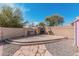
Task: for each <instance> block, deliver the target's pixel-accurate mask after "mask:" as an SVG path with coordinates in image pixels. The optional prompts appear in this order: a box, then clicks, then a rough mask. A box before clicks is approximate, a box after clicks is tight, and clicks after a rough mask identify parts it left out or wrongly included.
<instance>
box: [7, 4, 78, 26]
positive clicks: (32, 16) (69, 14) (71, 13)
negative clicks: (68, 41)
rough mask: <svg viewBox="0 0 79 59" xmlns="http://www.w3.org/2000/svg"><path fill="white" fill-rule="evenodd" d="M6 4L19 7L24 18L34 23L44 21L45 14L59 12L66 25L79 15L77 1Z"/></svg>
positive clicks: (49, 14)
mask: <svg viewBox="0 0 79 59" xmlns="http://www.w3.org/2000/svg"><path fill="white" fill-rule="evenodd" d="M7 5H9V6H12V7H13V6H16V7H19V8H21V10H22V12H23V17H24V19H25V20H28V21H29V22H35V23H38V22H42V21H44V20H45V18H46V17H47V16H51V15H54V14H59V15H61V16H63V17H64V20H65V22H64V24H65V25H66V24H69V23H71V22H73V21H74V19H75V17H76V16H79V4H78V3H19V4H18V3H17V4H7Z"/></svg>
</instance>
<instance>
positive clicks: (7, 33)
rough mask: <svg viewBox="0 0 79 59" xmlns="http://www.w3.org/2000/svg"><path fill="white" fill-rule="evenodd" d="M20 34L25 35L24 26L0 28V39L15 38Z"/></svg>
mask: <svg viewBox="0 0 79 59" xmlns="http://www.w3.org/2000/svg"><path fill="white" fill-rule="evenodd" d="M1 36H2V37H1ZM21 36H27V29H26V28H3V27H2V28H0V39H1V38H2V39H6V38H16V37H21Z"/></svg>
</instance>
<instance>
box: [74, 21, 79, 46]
mask: <svg viewBox="0 0 79 59" xmlns="http://www.w3.org/2000/svg"><path fill="white" fill-rule="evenodd" d="M75 41H76V45H77V47H79V21H77V22H75Z"/></svg>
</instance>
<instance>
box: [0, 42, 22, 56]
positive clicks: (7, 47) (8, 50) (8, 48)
mask: <svg viewBox="0 0 79 59" xmlns="http://www.w3.org/2000/svg"><path fill="white" fill-rule="evenodd" d="M1 45H3V53H2V56H12V55H13V54H14V53H15V52H16V51H17V50H18V49H20V47H21V46H19V45H13V44H8V43H6V42H5V41H0V46H1Z"/></svg>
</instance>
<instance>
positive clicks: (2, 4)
mask: <svg viewBox="0 0 79 59" xmlns="http://www.w3.org/2000/svg"><path fill="white" fill-rule="evenodd" d="M2 6H10V7H15V4H13V3H0V7H2Z"/></svg>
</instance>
